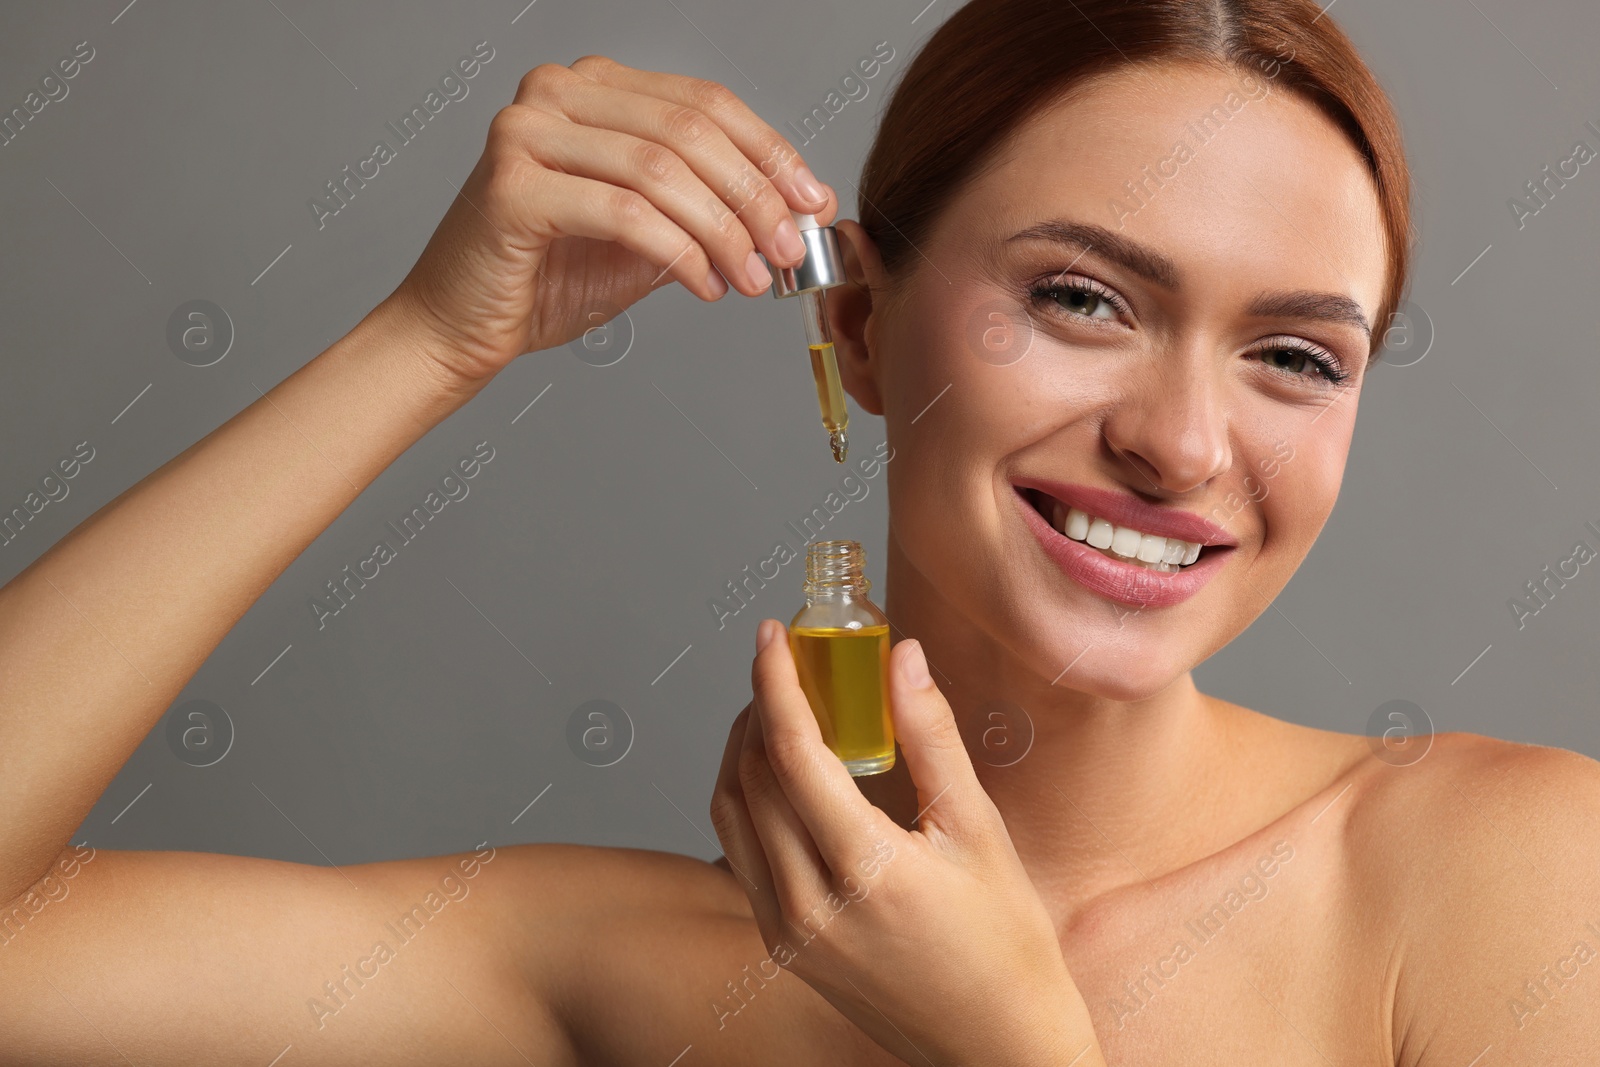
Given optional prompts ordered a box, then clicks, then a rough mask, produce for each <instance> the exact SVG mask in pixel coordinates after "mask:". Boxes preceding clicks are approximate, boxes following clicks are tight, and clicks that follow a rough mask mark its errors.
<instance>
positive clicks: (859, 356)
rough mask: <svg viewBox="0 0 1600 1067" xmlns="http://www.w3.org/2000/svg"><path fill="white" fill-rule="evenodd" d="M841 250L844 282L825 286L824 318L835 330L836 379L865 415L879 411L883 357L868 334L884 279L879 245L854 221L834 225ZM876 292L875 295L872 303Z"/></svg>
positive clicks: (885, 288)
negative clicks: (878, 353)
mask: <svg viewBox="0 0 1600 1067" xmlns="http://www.w3.org/2000/svg"><path fill="white" fill-rule="evenodd" d="M834 227H835V229H837V230H838V233H839V250H840V251H841V252H842V253H843V254H844V268H845V277H847V278H848V279H849V281H847V282H846V283H845V284H844V285H839V286H835V287H834V288H832V289H830V290H828V318H829V325H830V326H831V327H832V329H833V350H834V355H835V356H836V357H837V358H838V360H839V378H840V381H841V382H842V383H843V385H844V388H845V391H846V392H847V393H849V394H850V395H851V396H852V397H854V398H855V401H856V403H857V404H860V405H861V409H862V410H863V411H865V412H867V413H868V414H869V415H882V414H883V396H882V393H881V391H880V389H879V383H880V379H881V375H882V368H883V359H882V356H881V355H876V354H875V353H874V352H873V347H874V346H873V344H872V343H871V337H870V334H871V332H872V326H873V322H872V312H873V309H874V306H876V307H877V308H878V309H880V310H881V309H882V307H883V299H882V294H884V293H887V292H888V287H889V282H888V277H887V275H886V274H885V273H884V269H883V259H882V258H881V257H880V256H879V255H878V246H877V245H876V244H874V243H873V240H872V238H871V237H868V236H867V231H866V230H864V229H862V228H861V224H860V223H858V222H857V221H856V220H855V219H839V220H838V221H837V222H835V223H834ZM874 294H878V299H877V301H876V305H875V304H874Z"/></svg>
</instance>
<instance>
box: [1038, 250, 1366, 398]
mask: <svg viewBox="0 0 1600 1067" xmlns="http://www.w3.org/2000/svg"><path fill="white" fill-rule="evenodd" d="M1051 277H1052V278H1058V277H1061V275H1052V276H1051ZM1066 293H1081V294H1084V295H1087V296H1096V297H1099V298H1100V299H1101V300H1104V301H1105V302H1106V303H1108V304H1110V305H1111V306H1112V307H1113V308H1115V309H1116V310H1117V311H1118V312H1120V313H1121V314H1124V315H1128V314H1131V313H1132V312H1131V309H1130V308H1129V307H1128V305H1127V303H1126V302H1125V301H1123V299H1122V298H1121V297H1119V296H1118V295H1117V294H1116V293H1113V292H1112V291H1111V290H1110V289H1107V288H1106V287H1105V286H1104V285H1101V284H1100V283H1099V282H1097V281H1095V280H1094V279H1092V278H1078V279H1077V280H1076V281H1071V282H1064V281H1063V282H1056V281H1042V282H1035V283H1034V284H1033V285H1031V286H1030V287H1029V288H1028V300H1029V302H1030V303H1031V304H1032V305H1033V306H1034V307H1042V306H1044V305H1045V304H1046V303H1049V304H1052V305H1054V310H1055V311H1056V312H1058V313H1059V314H1061V315H1063V316H1065V317H1068V318H1076V319H1085V318H1088V316H1086V315H1078V314H1075V313H1073V312H1069V311H1067V310H1065V309H1064V308H1062V307H1061V305H1060V304H1059V302H1058V298H1059V297H1060V296H1062V295H1063V294H1066ZM1268 352H1293V353H1294V354H1295V355H1297V356H1303V357H1305V359H1306V360H1307V361H1308V362H1310V363H1311V365H1312V366H1314V367H1316V368H1317V371H1318V373H1320V374H1321V376H1322V377H1323V379H1325V380H1326V381H1327V383H1328V384H1329V385H1342V384H1344V383H1345V382H1346V381H1348V380H1349V377H1350V375H1349V373H1348V372H1347V371H1345V370H1344V369H1343V368H1342V367H1340V366H1339V361H1338V360H1337V359H1336V358H1334V357H1333V356H1331V355H1329V354H1328V353H1327V352H1325V351H1323V350H1322V349H1321V348H1319V347H1317V346H1316V345H1311V344H1307V343H1305V342H1301V341H1289V342H1284V343H1280V344H1272V345H1267V346H1263V347H1261V348H1258V349H1257V350H1256V352H1255V355H1257V356H1261V355H1263V354H1265V353H1268ZM1263 366H1268V364H1263ZM1272 369H1274V370H1279V371H1280V372H1281V373H1283V374H1287V375H1288V376H1289V377H1291V378H1304V377H1306V375H1304V374H1296V373H1295V372H1294V371H1288V370H1282V369H1281V368H1277V367H1273V368H1272Z"/></svg>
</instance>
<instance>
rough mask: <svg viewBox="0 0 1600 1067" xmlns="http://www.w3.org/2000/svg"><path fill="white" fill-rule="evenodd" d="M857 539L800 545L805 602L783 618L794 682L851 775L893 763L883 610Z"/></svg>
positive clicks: (877, 770) (886, 622)
mask: <svg viewBox="0 0 1600 1067" xmlns="http://www.w3.org/2000/svg"><path fill="white" fill-rule="evenodd" d="M864 567H865V556H864V554H863V553H862V550H861V544H860V543H859V542H857V541H815V542H812V544H811V545H809V546H808V548H807V550H806V577H805V584H804V586H803V587H802V591H803V592H804V593H805V598H806V603H805V606H804V607H802V608H801V609H800V610H799V611H798V612H796V613H795V616H794V619H793V620H792V621H790V623H789V650H790V652H791V653H792V654H793V655H794V663H795V670H796V671H797V672H798V674H799V676H800V688H801V689H802V690H804V692H805V694H806V700H807V701H809V702H810V704H811V713H812V714H813V715H814V716H816V720H817V725H818V727H820V728H821V730H822V740H823V741H824V742H825V743H826V744H827V746H828V748H829V750H830V751H832V752H833V754H834V755H836V756H838V757H839V758H840V759H841V760H843V761H844V765H845V769H846V770H848V771H849V772H850V773H851V774H852V775H865V774H880V773H882V772H884V771H887V770H889V769H890V768H891V767H893V766H894V722H893V720H892V719H891V717H890V713H889V618H888V616H886V615H884V613H883V612H882V611H881V610H879V608H878V606H877V605H876V604H874V603H873V602H872V601H871V600H868V599H867V590H868V589H869V588H870V587H871V583H870V582H869V581H867V577H866V574H865V571H864Z"/></svg>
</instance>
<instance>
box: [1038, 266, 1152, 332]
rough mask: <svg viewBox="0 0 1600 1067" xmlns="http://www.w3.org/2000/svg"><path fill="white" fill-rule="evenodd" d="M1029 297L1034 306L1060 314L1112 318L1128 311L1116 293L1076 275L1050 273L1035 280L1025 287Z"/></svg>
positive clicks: (1081, 317) (1069, 316) (1113, 320)
mask: <svg viewBox="0 0 1600 1067" xmlns="http://www.w3.org/2000/svg"><path fill="white" fill-rule="evenodd" d="M1069 278H1070V279H1071V280H1064V279H1069ZM1028 299H1029V301H1030V302H1031V303H1032V304H1033V306H1034V307H1040V308H1043V309H1044V310H1045V311H1046V312H1048V313H1050V314H1054V315H1057V316H1059V317H1061V318H1079V319H1098V320H1100V321H1102V322H1115V321H1116V319H1117V316H1118V314H1119V313H1120V314H1124V315H1126V314H1129V313H1130V310H1129V308H1128V305H1127V303H1126V302H1125V301H1124V300H1123V299H1122V298H1121V297H1120V296H1118V295H1117V294H1116V293H1113V292H1112V291H1111V290H1110V289H1107V288H1106V287H1105V286H1103V285H1101V284H1100V283H1099V282H1097V281H1095V280H1094V279H1092V278H1084V277H1081V276H1079V275H1063V274H1053V275H1051V276H1050V277H1048V278H1046V279H1045V280H1043V281H1039V282H1035V283H1034V284H1033V285H1032V286H1031V287H1030V288H1029V289H1028Z"/></svg>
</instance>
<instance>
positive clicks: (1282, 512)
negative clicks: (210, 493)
mask: <svg viewBox="0 0 1600 1067" xmlns="http://www.w3.org/2000/svg"><path fill="white" fill-rule="evenodd" d="M1328 429H1329V430H1332V431H1334V432H1332V433H1328V434H1319V435H1316V436H1314V437H1313V436H1312V435H1311V434H1309V433H1302V434H1301V435H1300V436H1299V438H1298V439H1297V440H1294V442H1293V449H1294V451H1293V455H1292V458H1289V459H1287V460H1284V459H1280V458H1279V457H1278V456H1277V455H1274V454H1273V452H1272V450H1271V447H1270V446H1268V448H1266V449H1265V450H1263V451H1262V452H1261V453H1260V456H1261V457H1262V458H1261V459H1260V460H1259V461H1258V465H1257V469H1258V471H1259V470H1260V464H1261V463H1265V464H1267V467H1266V469H1267V470H1271V469H1273V467H1272V465H1273V464H1276V468H1277V474H1276V475H1275V476H1273V477H1270V478H1268V477H1265V476H1263V475H1262V474H1259V473H1258V474H1257V475H1256V481H1257V482H1258V483H1260V484H1261V485H1263V486H1264V487H1265V489H1266V491H1267V495H1266V497H1265V498H1263V499H1262V501H1261V508H1262V512H1263V515H1264V517H1265V519H1266V525H1267V543H1268V544H1269V545H1270V544H1272V543H1279V544H1281V545H1282V546H1283V547H1284V548H1286V549H1287V550H1289V551H1292V552H1294V553H1296V554H1303V553H1305V552H1306V551H1307V550H1308V549H1309V548H1310V546H1311V542H1313V541H1314V540H1316V537H1317V535H1318V534H1319V533H1321V532H1322V527H1323V524H1324V523H1326V522H1327V520H1328V516H1329V514H1330V513H1331V512H1332V511H1333V505H1334V502H1335V501H1336V500H1337V499H1338V496H1339V485H1340V482H1341V481H1342V479H1343V477H1344V464H1345V457H1346V447H1347V445H1348V432H1343V433H1341V432H1339V430H1340V428H1339V427H1337V426H1332V427H1329V428H1328ZM1280 440H1282V439H1281V438H1280Z"/></svg>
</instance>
